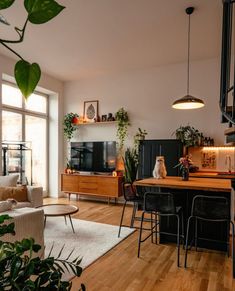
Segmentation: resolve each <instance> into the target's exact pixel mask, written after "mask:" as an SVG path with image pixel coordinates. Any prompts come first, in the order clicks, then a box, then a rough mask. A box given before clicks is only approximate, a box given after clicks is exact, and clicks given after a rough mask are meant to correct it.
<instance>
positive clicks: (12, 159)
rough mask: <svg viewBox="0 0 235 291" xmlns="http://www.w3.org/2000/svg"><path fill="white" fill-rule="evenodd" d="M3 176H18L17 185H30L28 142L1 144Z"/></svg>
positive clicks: (30, 156)
mask: <svg viewBox="0 0 235 291" xmlns="http://www.w3.org/2000/svg"><path fill="white" fill-rule="evenodd" d="M2 169H3V175H11V174H19V180H18V182H17V183H18V184H21V185H32V184H33V181H32V149H31V144H30V142H7V141H6V142H2Z"/></svg>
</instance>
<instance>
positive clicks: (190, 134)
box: [175, 125, 200, 147]
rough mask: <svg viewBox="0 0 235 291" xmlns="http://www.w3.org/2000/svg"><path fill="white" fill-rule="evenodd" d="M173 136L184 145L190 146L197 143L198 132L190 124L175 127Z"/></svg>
mask: <svg viewBox="0 0 235 291" xmlns="http://www.w3.org/2000/svg"><path fill="white" fill-rule="evenodd" d="M175 136H176V139H179V140H180V141H181V142H182V143H183V145H184V146H186V147H190V146H195V145H198V144H199V139H200V132H199V131H198V130H197V129H195V128H194V127H192V126H190V125H187V126H180V127H179V128H177V129H176V131H175Z"/></svg>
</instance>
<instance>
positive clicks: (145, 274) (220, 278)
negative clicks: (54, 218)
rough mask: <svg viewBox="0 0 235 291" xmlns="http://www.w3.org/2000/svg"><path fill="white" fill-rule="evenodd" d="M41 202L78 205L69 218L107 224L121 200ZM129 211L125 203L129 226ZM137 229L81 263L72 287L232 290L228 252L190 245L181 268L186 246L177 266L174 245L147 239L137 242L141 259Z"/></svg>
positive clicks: (115, 221)
mask: <svg viewBox="0 0 235 291" xmlns="http://www.w3.org/2000/svg"><path fill="white" fill-rule="evenodd" d="M44 202H45V204H46V203H57V202H59V203H70V204H74V205H77V206H78V207H79V212H78V213H76V214H75V215H73V217H74V218H79V219H84V220H91V221H96V222H100V223H106V224H112V225H119V221H120V217H121V212H122V205H114V204H110V205H108V204H107V203H106V202H95V201H86V200H81V201H76V200H71V201H69V200H68V199H67V198H60V199H52V198H47V199H45V201H44ZM131 213H132V208H131V207H130V206H127V207H126V212H125V217H124V223H125V224H128V225H129V223H130V218H131ZM138 214H140V212H139V213H138ZM138 224H139V223H138V222H137V223H136V225H138ZM138 234H139V232H138V231H136V232H135V233H133V234H132V235H130V236H129V237H128V238H127V239H125V240H124V241H123V242H121V243H120V244H118V245H117V246H116V247H114V248H113V249H112V250H110V251H109V252H108V253H107V254H105V255H104V256H103V257H101V258H100V259H99V260H97V261H96V262H95V263H93V264H92V265H90V266H89V267H88V268H86V269H85V270H84V271H83V273H82V276H81V277H80V278H74V279H73V280H72V282H73V287H72V290H74V291H75V290H78V287H79V286H80V284H81V282H83V283H84V284H85V285H86V288H87V290H88V291H100V290H102V291H103V290H105V291H106V290H112V291H127V290H128V291H142V290H143V291H152V290H154V291H155V290H156V291H168V290H169V291H233V290H234V291H235V280H234V279H233V278H232V265H231V263H232V262H231V257H230V258H228V257H227V255H226V254H224V253H220V252H214V251H198V252H196V251H195V250H194V249H192V250H191V251H189V253H188V268H187V269H184V268H183V265H184V253H185V251H184V250H183V249H182V247H181V250H180V251H181V256H180V263H181V266H182V267H181V268H178V267H177V265H176V253H177V249H176V246H175V245H174V244H157V245H156V244H155V243H154V244H152V243H151V240H150V239H148V240H147V241H146V242H144V243H143V244H142V245H141V253H140V258H137V247H138Z"/></svg>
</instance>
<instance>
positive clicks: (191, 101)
mask: <svg viewBox="0 0 235 291" xmlns="http://www.w3.org/2000/svg"><path fill="white" fill-rule="evenodd" d="M193 11H194V7H188V8H186V9H185V12H186V14H187V15H188V16H189V21H188V62H187V95H186V96H184V97H182V98H180V99H178V100H176V101H175V102H174V103H173V104H172V107H173V108H175V109H196V108H201V107H203V106H204V105H205V104H204V102H203V101H202V100H201V99H199V98H196V97H193V96H191V95H189V56H190V15H191V14H192V13H193Z"/></svg>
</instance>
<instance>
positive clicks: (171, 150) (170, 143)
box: [138, 139, 183, 179]
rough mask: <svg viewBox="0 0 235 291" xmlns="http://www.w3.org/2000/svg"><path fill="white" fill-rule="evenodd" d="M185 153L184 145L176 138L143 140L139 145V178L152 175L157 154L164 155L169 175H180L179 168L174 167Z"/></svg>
mask: <svg viewBox="0 0 235 291" xmlns="http://www.w3.org/2000/svg"><path fill="white" fill-rule="evenodd" d="M182 155H183V145H182V143H181V142H180V141H179V140H176V139H156V140H142V141H140V146H139V169H138V178H140V179H144V178H148V177H152V175H153V169H154V166H155V162H156V156H164V158H165V165H166V170H167V176H179V168H178V167H177V168H174V166H175V165H177V164H178V163H179V158H180V157H182Z"/></svg>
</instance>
